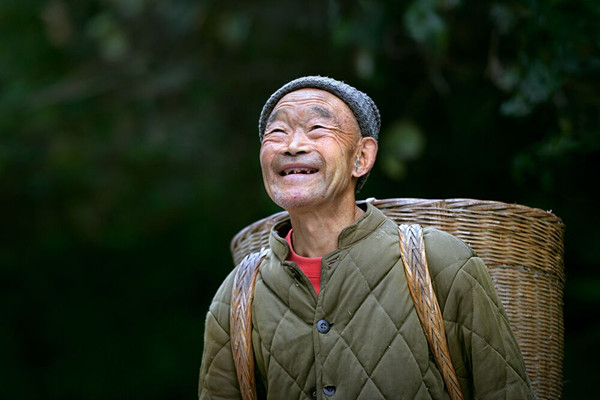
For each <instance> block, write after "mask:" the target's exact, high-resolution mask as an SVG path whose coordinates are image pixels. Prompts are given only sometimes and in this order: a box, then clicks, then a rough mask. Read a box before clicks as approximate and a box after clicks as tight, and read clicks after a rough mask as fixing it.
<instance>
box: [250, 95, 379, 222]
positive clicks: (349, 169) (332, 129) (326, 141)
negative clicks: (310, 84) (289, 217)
mask: <svg viewBox="0 0 600 400" xmlns="http://www.w3.org/2000/svg"><path fill="white" fill-rule="evenodd" d="M366 142H368V143H369V144H368V145H367V146H372V145H373V143H375V144H374V146H375V148H376V142H375V141H374V140H373V139H372V138H363V137H361V135H360V130H359V127H358V123H357V122H356V119H355V117H354V115H353V114H352V111H351V110H350V108H348V106H347V105H346V104H345V103H344V102H343V101H342V100H340V99H339V98H338V97H336V96H334V95H333V94H331V93H329V92H326V91H324V90H319V89H300V90H297V91H294V92H291V93H288V94H287V95H286V96H284V97H283V98H282V99H281V100H280V101H279V102H278V103H277V105H276V106H275V108H274V109H273V112H272V113H271V115H270V117H269V120H268V121H267V124H266V128H265V133H264V136H263V141H262V144H261V149H260V164H261V167H262V173H263V181H264V184H265V188H266V190H267V193H268V194H269V196H270V197H271V199H272V200H273V201H274V202H275V203H276V204H278V205H279V206H280V207H282V208H284V209H286V210H288V211H290V210H296V209H310V208H311V207H313V208H314V207H317V206H319V207H321V206H323V205H326V204H327V203H328V202H338V201H343V200H344V199H351V200H352V201H354V189H355V186H356V180H357V179H358V177H360V176H362V175H364V174H366V173H367V172H368V170H369V169H370V168H371V166H372V162H371V161H369V162H365V159H364V154H363V153H364V147H365V143H366ZM375 151H376V150H375ZM373 158H374V157H373Z"/></svg>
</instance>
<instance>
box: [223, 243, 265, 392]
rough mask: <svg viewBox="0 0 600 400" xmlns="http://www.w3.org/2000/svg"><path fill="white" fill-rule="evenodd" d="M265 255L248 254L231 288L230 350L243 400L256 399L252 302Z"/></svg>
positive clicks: (263, 253)
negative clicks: (259, 269)
mask: <svg viewBox="0 0 600 400" xmlns="http://www.w3.org/2000/svg"><path fill="white" fill-rule="evenodd" d="M266 255H267V250H266V249H262V250H261V251H259V252H256V253H252V254H248V255H247V256H246V257H245V258H244V259H243V260H242V262H241V263H240V265H239V266H238V270H237V272H236V274H235V277H234V279H233V288H232V289H231V307H230V309H229V324H230V340H231V350H232V352H233V361H234V363H235V369H236V373H237V378H238V383H239V385H240V393H241V395H242V399H243V400H256V397H257V396H256V378H255V376H254V353H253V351H252V299H253V297H254V286H255V283H256V276H257V275H258V267H259V266H260V263H261V262H262V261H263V260H264V258H265V257H266Z"/></svg>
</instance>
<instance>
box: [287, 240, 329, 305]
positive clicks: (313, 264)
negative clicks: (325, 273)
mask: <svg viewBox="0 0 600 400" xmlns="http://www.w3.org/2000/svg"><path fill="white" fill-rule="evenodd" d="M285 241H286V242H288V244H289V245H290V255H289V256H288V258H287V259H288V261H291V262H293V263H296V265H298V267H300V269H301V270H302V272H304V275H306V277H307V278H308V280H309V281H310V283H312V285H313V287H314V288H315V291H316V292H317V294H319V289H320V285H321V259H322V257H303V256H300V255H298V254H296V252H295V251H294V247H293V246H292V230H291V229H290V231H289V233H288V234H287V236H286V237H285Z"/></svg>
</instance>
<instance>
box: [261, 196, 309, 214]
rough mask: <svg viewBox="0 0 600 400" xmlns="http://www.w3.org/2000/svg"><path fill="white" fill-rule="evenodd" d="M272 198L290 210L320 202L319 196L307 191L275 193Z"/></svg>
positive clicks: (280, 205)
mask: <svg viewBox="0 0 600 400" xmlns="http://www.w3.org/2000/svg"><path fill="white" fill-rule="evenodd" d="M271 199H272V200H273V202H274V203H275V204H277V205H278V206H279V207H281V208H283V209H284V210H288V211H289V210H293V209H300V208H306V207H311V206H315V205H316V204H317V203H318V197H317V196H315V195H314V194H310V195H309V194H306V193H302V194H300V193H274V194H273V195H272V196H271Z"/></svg>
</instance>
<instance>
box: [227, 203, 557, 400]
mask: <svg viewBox="0 0 600 400" xmlns="http://www.w3.org/2000/svg"><path fill="white" fill-rule="evenodd" d="M371 202H372V204H373V205H374V206H376V207H377V208H379V209H380V210H381V211H382V212H383V213H384V214H386V215H387V216H388V217H389V218H391V219H392V220H394V221H395V222H396V223H397V224H406V223H410V224H421V225H423V226H431V227H435V228H438V229H441V230H443V231H446V232H448V233H451V234H453V235H454V236H456V237H458V238H459V239H461V240H463V241H464V242H465V243H467V244H468V245H469V246H471V248H473V250H474V251H475V252H476V253H477V254H478V255H479V256H480V257H481V258H482V259H483V260H484V261H485V263H486V265H487V267H488V269H489V272H490V275H491V277H492V280H493V281H494V284H495V287H496V291H497V292H498V295H499V296H500V299H501V300H502V303H503V304H504V307H505V310H506V313H507V315H508V319H509V322H510V324H511V327H512V329H513V332H514V333H515V336H516V338H517V342H518V343H519V347H520V349H521V352H522V354H523V359H524V361H525V367H526V370H527V373H528V375H529V378H530V379H531V383H532V386H533V389H534V390H535V391H536V392H537V395H538V398H539V399H560V396H561V392H562V364H563V352H564V347H563V346H564V326H563V288H564V282H565V276H564V264H563V251H564V247H563V235H564V224H563V223H562V221H561V219H560V218H558V217H557V216H555V215H554V214H552V213H551V212H547V211H543V210H540V209H536V208H531V207H527V206H523V205H519V204H507V203H502V202H497V201H486V200H474V199H446V200H427V199H411V198H394V199H385V200H371ZM286 217H287V213H286V212H279V213H276V214H273V215H271V216H269V217H267V218H264V219H262V220H260V221H257V222H255V223H253V224H251V225H249V226H247V227H246V228H244V229H243V230H241V231H240V232H239V233H238V234H237V235H235V237H234V238H233V240H232V241H231V253H232V255H233V259H234V262H235V264H236V265H237V264H239V262H240V261H241V260H242V258H243V257H244V256H245V255H247V254H249V253H252V252H256V251H259V250H260V249H261V248H263V247H267V246H268V238H269V233H270V230H271V228H272V226H273V225H274V224H276V223H278V222H280V221H282V220H283V219H285V218H286Z"/></svg>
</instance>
